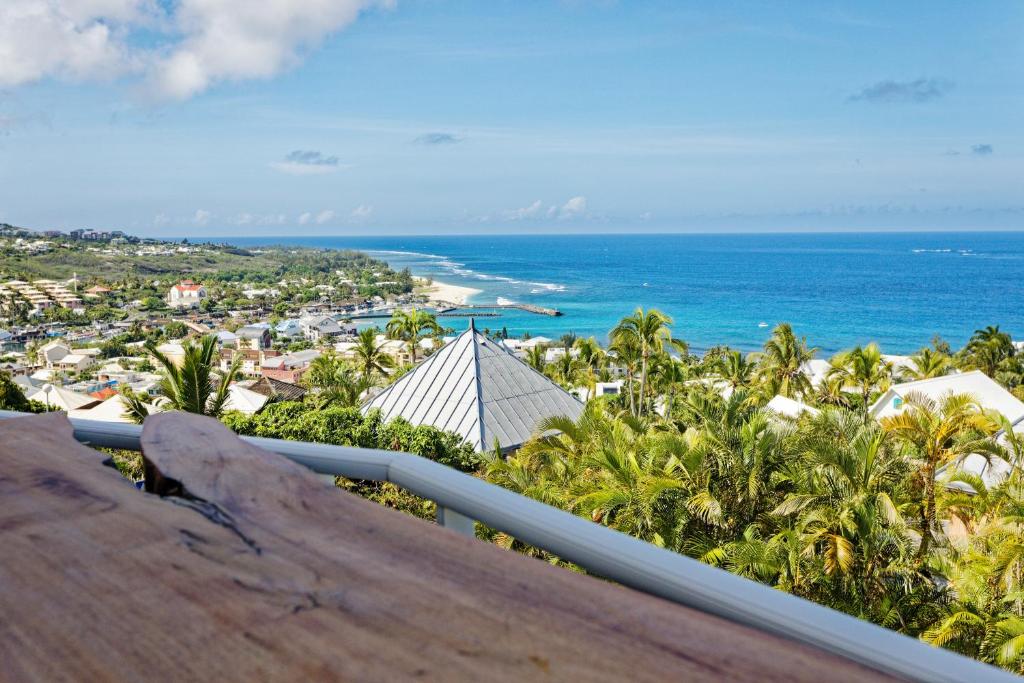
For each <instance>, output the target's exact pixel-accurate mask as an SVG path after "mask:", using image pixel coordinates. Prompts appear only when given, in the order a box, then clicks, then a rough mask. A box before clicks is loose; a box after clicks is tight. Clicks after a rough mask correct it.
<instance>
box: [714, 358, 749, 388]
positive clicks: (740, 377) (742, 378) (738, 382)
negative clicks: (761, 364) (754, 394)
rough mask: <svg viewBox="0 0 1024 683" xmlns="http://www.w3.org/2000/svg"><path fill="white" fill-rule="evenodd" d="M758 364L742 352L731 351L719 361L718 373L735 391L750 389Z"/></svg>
mask: <svg viewBox="0 0 1024 683" xmlns="http://www.w3.org/2000/svg"><path fill="white" fill-rule="evenodd" d="M755 369H756V364H755V363H754V359H753V357H752V356H751V355H746V356H745V355H743V353H742V352H741V351H734V350H729V351H726V352H725V354H724V355H723V356H722V357H721V359H720V360H719V365H718V373H719V374H720V375H721V377H722V379H723V380H725V381H726V382H727V383H728V385H729V386H730V387H732V388H733V389H734V390H735V389H743V388H748V387H749V386H750V384H751V382H752V381H753V379H754V370H755Z"/></svg>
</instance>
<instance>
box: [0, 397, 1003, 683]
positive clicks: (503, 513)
mask: <svg viewBox="0 0 1024 683" xmlns="http://www.w3.org/2000/svg"><path fill="white" fill-rule="evenodd" d="M21 416H23V414H22V413H14V412H9V411H0V418H10V417H21ZM71 423H72V424H73V426H74V430H75V438H76V439H77V440H79V441H81V442H83V443H88V444H91V445H93V446H99V447H106V448H121V449H127V450H139V443H140V436H141V434H142V428H141V427H140V426H138V425H130V424H118V423H112V422H97V421H94V420H80V419H72V420H71ZM242 438H243V439H244V440H245V441H248V442H249V443H252V444H253V445H256V446H259V447H261V448H264V449H266V450H269V451H273V452H275V453H278V454H280V455H283V456H285V457H286V458H289V459H290V460H293V461H295V462H297V463H299V464H302V465H305V466H306V467H309V468H310V469H312V470H313V471H315V472H318V473H320V474H329V475H337V476H343V477H347V478H350V479H366V480H372V481H389V482H393V483H394V484H396V485H398V486H401V487H402V488H404V489H407V490H408V491H410V492H411V493H414V494H416V495H418V496H421V497H423V498H428V499H430V500H433V501H434V502H435V503H437V510H438V512H437V517H438V521H439V522H440V523H441V524H443V525H444V526H446V527H449V528H452V529H454V530H455V531H457V532H459V533H462V534H465V535H468V536H473V535H474V520H478V521H480V522H482V523H484V524H486V525H488V526H490V527H493V528H495V529H498V530H500V531H503V532H505V533H508V534H510V535H512V536H514V537H515V538H518V539H519V540H521V541H523V542H525V543H529V544H530V545H534V546H537V547H538V548H543V549H545V550H547V551H548V552H551V553H553V554H555V555H557V556H558V557H561V558H563V559H565V560H568V561H570V562H574V563H576V564H578V565H579V566H581V567H583V568H585V569H586V570H587V571H589V572H591V573H593V574H596V575H599V576H603V577H605V578H608V579H611V580H613V581H617V582H618V583H621V584H623V585H625V586H629V587H631V588H634V589H636V590H639V591H642V592H645V593H649V594H652V595H657V596H659V597H662V598H664V599H666V600H671V601H673V602H677V603H680V604H682V605H687V606H690V607H694V608H696V609H699V610H701V611H703V612H708V613H710V614H715V615H717V616H720V617H723V618H725V619H728V620H730V621H733V622H737V623H740V624H744V625H747V626H750V627H753V628H756V629H759V630H761V631H765V632H768V633H772V634H775V635H778V636H782V637H785V638H790V639H792V640H796V641H799V642H802V643H806V644H808V645H811V646H814V647H817V648H821V649H822V650H826V651H829V652H833V653H836V654H838V655H841V656H843V657H846V658H848V659H851V660H853V661H856V662H859V663H861V664H864V665H866V666H868V667H871V668H873V669H876V670H879V671H884V672H886V673H890V674H894V675H896V676H898V677H902V678H905V679H908V680H912V681H922V682H928V683H931V682H933V681H948V682H950V683H953V682H961V681H964V682H966V681H971V682H980V681H1007V682H1009V681H1018V682H1019V681H1020V680H1021V679H1019V678H1018V677H1016V676H1014V675H1013V674H1011V673H1009V672H1006V671H1003V670H1001V669H997V668H995V667H992V666H988V665H986V664H982V663H980V662H977V661H975V660H973V659H970V658H967V657H963V656H961V655H958V654H955V653H953V652H950V651H948V650H943V649H940V648H935V647H932V646H930V645H927V644H925V643H922V642H920V641H918V640H915V639H913V638H910V637H907V636H904V635H901V634H898V633H896V632H894V631H890V630H888V629H885V628H882V627H880V626H875V625H874V624H871V623H868V622H866V621H862V620H860V619H857V618H855V617H852V616H849V615H846V614H843V613H841V612H837V611H835V610H831V609H829V608H827V607H822V606H821V605H817V604H815V603H812V602H809V601H807V600H803V599H801V598H798V597H795V596H793V595H789V594H788V593H783V592H782V591H778V590H774V589H772V588H769V587H767V586H763V585H761V584H759V583H756V582H754V581H750V580H747V579H744V578H742V577H739V576H735V575H733V574H730V573H729V572H726V571H723V570H720V569H716V568H714V567H711V566H709V565H706V564H703V563H701V562H698V561H696V560H693V559H690V558H688V557H686V556H684V555H680V554H678V553H674V552H671V551H668V550H665V549H663V548H658V547H656V546H654V545H651V544H649V543H645V542H643V541H640V540H638V539H635V538H633V537H631V536H627V535H625V534H622V533H619V532H617V531H614V530H612V529H609V528H608V527H605V526H602V525H600V524H594V523H593V522H590V521H587V520H584V519H583V518H581V517H577V516H575V515H572V514H569V513H566V512H563V511H561V510H558V509H556V508H553V507H551V506H549V505H545V504H543V503H539V502H537V501H535V500H532V499H530V498H526V497H524V496H520V495H518V494H515V493H512V492H511V491H507V490H505V489H502V488H500V487H498V486H494V485H492V484H488V483H486V482H484V481H481V480H480V479H477V478H475V477H472V476H469V475H466V474H463V473H462V472H458V471H457V470H454V469H451V468H449V467H445V466H444V465H440V464H438V463H435V462H433V461H431V460H428V459H426V458H421V457H418V456H415V455H409V454H405V453H396V452H392V451H380V450H370V449H362V448H351V447H346V446H332V445H327V444H314V443H306V442H301V441H282V440H278V439H263V438H257V437H242ZM2 466H3V463H2V462H0V468H2Z"/></svg>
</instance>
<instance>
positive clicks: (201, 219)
mask: <svg viewBox="0 0 1024 683" xmlns="http://www.w3.org/2000/svg"><path fill="white" fill-rule="evenodd" d="M211 215H212V214H211V213H210V212H209V211H206V210H204V209H196V212H195V214H194V215H193V216H192V222H193V223H195V224H196V225H206V224H207V223H209V222H210V216H211Z"/></svg>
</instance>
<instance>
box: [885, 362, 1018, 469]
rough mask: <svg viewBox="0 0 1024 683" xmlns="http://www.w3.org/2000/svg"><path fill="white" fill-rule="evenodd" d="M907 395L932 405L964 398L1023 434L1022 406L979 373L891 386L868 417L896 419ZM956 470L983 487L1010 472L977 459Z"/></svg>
mask: <svg viewBox="0 0 1024 683" xmlns="http://www.w3.org/2000/svg"><path fill="white" fill-rule="evenodd" d="M910 394H918V395H922V396H925V397H926V398H929V399H931V400H933V401H941V400H942V399H943V398H945V397H946V396H949V395H950V394H967V395H968V396H970V397H971V398H973V399H974V401H975V402H976V403H977V404H978V406H980V407H981V409H982V410H991V411H995V412H998V413H1000V414H1001V415H1002V416H1003V417H1005V418H1006V419H1007V420H1009V422H1010V423H1011V424H1012V425H1015V427H1014V429H1015V430H1024V402H1022V401H1021V400H1020V399H1018V398H1017V397H1016V396H1014V395H1013V394H1011V393H1010V392H1009V391H1007V390H1006V389H1005V388H1003V386H1002V385H1000V384H999V383H998V382H996V381H995V380H993V379H992V378H990V377H989V376H988V375H986V374H985V373H983V372H981V371H980V370H973V371H971V372H964V373H960V374H955V375H945V376H943V377H933V378H931V379H922V380H917V381H915V382H904V383H902V384H894V385H893V386H891V387H890V388H889V390H888V391H886V392H885V393H884V394H882V395H881V396H880V397H879V398H878V400H877V401H875V403H874V404H873V405H872V406H871V409H870V411H869V414H870V415H871V417H873V418H875V419H876V420H881V419H883V418H886V417H890V416H892V415H898V414H899V413H901V412H903V410H904V409H905V408H906V400H907V397H908V396H909V395H910ZM959 467H960V468H961V469H963V470H964V471H966V472H970V473H972V474H975V475H977V476H980V477H981V478H982V479H983V480H985V482H986V483H994V482H996V481H998V480H999V479H1001V478H1002V477H1003V476H1004V475H1005V474H1006V473H1007V472H1009V470H1010V465H1009V463H1007V462H1005V461H1003V460H999V459H993V460H992V461H991V462H989V461H986V460H985V458H983V457H981V456H980V455H970V456H968V457H966V458H965V459H964V460H963V461H962V462H960V463H959Z"/></svg>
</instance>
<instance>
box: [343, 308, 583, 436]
mask: <svg viewBox="0 0 1024 683" xmlns="http://www.w3.org/2000/svg"><path fill="white" fill-rule="evenodd" d="M373 408H379V409H380V410H381V412H382V413H383V416H384V418H385V419H386V420H390V419H392V418H395V417H403V418H405V419H406V420H408V421H409V422H411V423H412V424H415V425H421V424H425V425H432V426H434V427H437V428H438V429H443V430H445V431H450V432H455V433H456V434H459V435H460V436H462V437H463V438H465V439H466V441H468V442H469V443H470V444H472V445H473V448H475V449H476V450H477V451H484V450H488V449H490V448H493V446H494V441H495V439H497V440H498V443H499V444H500V445H501V449H502V450H503V451H506V450H509V449H513V448H517V447H519V446H521V445H522V444H523V443H524V442H526V440H527V439H529V438H530V437H531V436H532V435H533V434H534V432H535V430H536V428H537V425H538V424H539V423H540V421H541V420H543V419H544V418H547V417H553V416H556V415H565V416H567V417H570V418H573V419H575V418H577V417H578V416H579V415H580V413H581V412H582V411H583V404H582V403H580V402H579V401H578V400H576V398H575V397H573V396H572V395H571V394H569V393H568V392H566V391H565V390H563V389H562V388H561V387H559V386H558V385H557V384H555V383H554V382H552V381H551V380H549V379H548V378H547V377H545V376H544V375H542V374H540V373H539V372H537V371H536V370H534V369H533V368H531V367H530V366H529V365H527V364H526V363H524V362H522V361H521V360H519V359H518V358H516V357H515V356H513V355H512V354H511V353H509V352H508V351H507V350H505V348H504V347H503V346H501V345H500V344H497V343H495V342H493V341H491V340H490V339H487V338H486V337H485V336H484V335H482V334H480V333H479V332H477V331H476V329H475V327H474V326H473V324H472V323H470V328H469V329H468V330H466V331H465V332H463V333H462V334H461V335H459V336H458V337H456V339H455V340H454V341H452V342H450V343H448V344H447V345H445V346H444V347H443V348H441V349H440V350H439V351H438V352H437V353H435V354H434V355H432V356H430V357H429V358H427V359H426V360H425V361H423V362H422V363H421V364H420V365H419V366H417V367H416V369H414V370H412V371H411V372H408V373H406V374H405V375H403V376H402V377H400V378H399V379H398V380H396V381H395V382H394V383H393V384H392V385H391V386H389V387H388V388H387V389H385V390H384V391H383V392H382V393H380V394H378V395H377V396H375V397H374V398H372V399H370V401H368V402H367V403H366V404H365V405H364V406H363V412H364V413H365V412H367V411H369V410H371V409H373Z"/></svg>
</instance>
